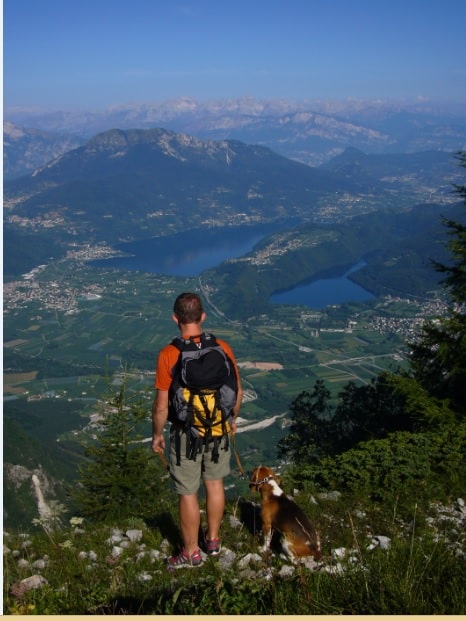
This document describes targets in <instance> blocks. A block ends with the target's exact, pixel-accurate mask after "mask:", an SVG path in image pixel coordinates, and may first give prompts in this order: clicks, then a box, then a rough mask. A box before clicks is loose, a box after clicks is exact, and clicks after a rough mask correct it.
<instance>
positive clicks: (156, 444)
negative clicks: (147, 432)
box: [152, 434, 165, 453]
mask: <svg viewBox="0 0 466 621" xmlns="http://www.w3.org/2000/svg"><path fill="white" fill-rule="evenodd" d="M152 450H153V451H154V453H164V452H165V438H164V437H163V434H160V435H154V436H152Z"/></svg>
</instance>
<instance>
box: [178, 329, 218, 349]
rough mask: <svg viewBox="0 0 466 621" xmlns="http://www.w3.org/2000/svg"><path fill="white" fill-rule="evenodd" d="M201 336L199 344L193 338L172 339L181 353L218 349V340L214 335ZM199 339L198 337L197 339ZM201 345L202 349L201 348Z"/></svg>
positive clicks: (204, 333)
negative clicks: (210, 348) (211, 348)
mask: <svg viewBox="0 0 466 621" xmlns="http://www.w3.org/2000/svg"><path fill="white" fill-rule="evenodd" d="M199 336H200V339H201V340H200V341H199V342H198V343H197V342H196V341H194V339H193V338H189V339H184V338H183V337H181V336H175V337H174V338H173V339H172V342H171V344H172V345H174V346H175V347H176V348H177V349H179V350H180V351H191V350H196V349H206V348H207V347H217V346H218V343H217V339H216V338H215V336H214V335H213V334H210V333H206V332H203V333H202V334H200V335H199ZM196 338H198V337H196ZM199 343H200V344H201V347H200V348H199Z"/></svg>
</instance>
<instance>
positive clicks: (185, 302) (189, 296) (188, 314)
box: [173, 293, 205, 324]
mask: <svg viewBox="0 0 466 621" xmlns="http://www.w3.org/2000/svg"><path fill="white" fill-rule="evenodd" d="M173 313H174V319H175V320H176V321H177V322H178V323H181V324H188V323H201V322H202V321H204V319H205V313H204V309H203V307H202V301H201V298H200V297H199V296H198V295H197V293H181V294H180V295H179V296H178V297H177V298H176V300H175V304H174V305H173Z"/></svg>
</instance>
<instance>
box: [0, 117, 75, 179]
mask: <svg viewBox="0 0 466 621" xmlns="http://www.w3.org/2000/svg"><path fill="white" fill-rule="evenodd" d="M83 142H84V140H83V139H82V138H77V137H76V136H73V135H71V134H56V133H53V132H49V131H41V130H38V129H28V128H25V127H19V126H18V125H14V124H13V123H9V122H8V121H6V122H5V123H4V125H3V176H4V178H5V179H14V178H16V177H21V176H22V175H27V174H29V173H31V172H33V171H34V170H35V169H36V168H38V167H39V166H43V165H44V164H45V162H48V161H50V160H52V159H53V158H55V157H57V156H58V155H61V154H62V153H65V152H66V151H69V150H70V149H74V148H75V147H77V146H79V145H80V144H82V143H83Z"/></svg>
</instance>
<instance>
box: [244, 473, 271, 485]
mask: <svg viewBox="0 0 466 621" xmlns="http://www.w3.org/2000/svg"><path fill="white" fill-rule="evenodd" d="M271 479H273V476H272V475H271V474H269V476H267V477H265V478H264V479H261V480H260V481H253V480H252V479H249V483H251V485H257V486H259V485H264V483H268V482H269V481H270V480H271Z"/></svg>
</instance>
